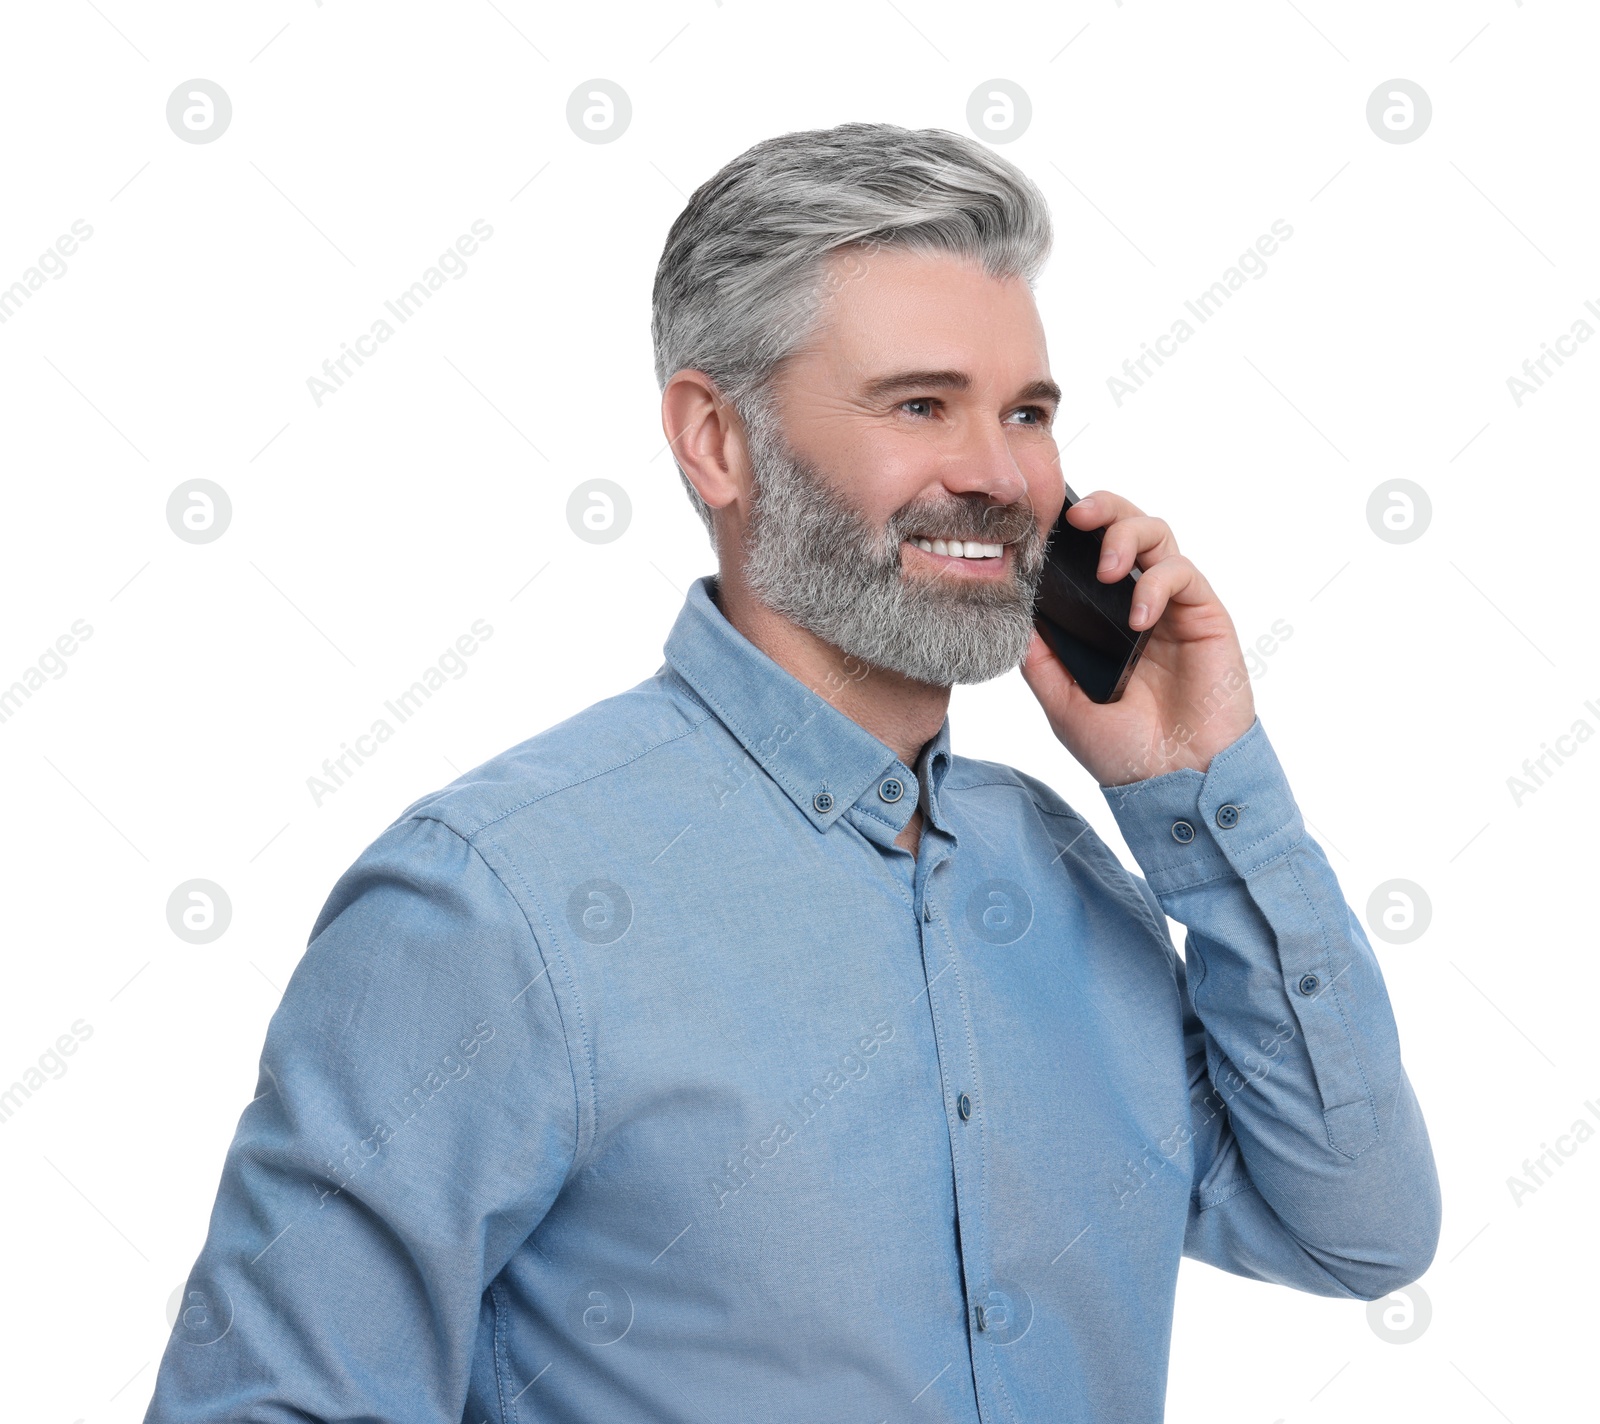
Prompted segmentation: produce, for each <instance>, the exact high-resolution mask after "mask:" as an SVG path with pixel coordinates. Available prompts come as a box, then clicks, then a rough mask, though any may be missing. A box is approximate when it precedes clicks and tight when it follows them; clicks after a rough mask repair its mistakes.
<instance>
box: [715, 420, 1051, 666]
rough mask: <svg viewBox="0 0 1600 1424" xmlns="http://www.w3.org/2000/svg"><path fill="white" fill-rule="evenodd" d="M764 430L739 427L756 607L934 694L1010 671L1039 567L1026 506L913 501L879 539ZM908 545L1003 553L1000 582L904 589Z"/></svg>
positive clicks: (945, 581) (761, 423)
mask: <svg viewBox="0 0 1600 1424" xmlns="http://www.w3.org/2000/svg"><path fill="white" fill-rule="evenodd" d="M774 424H775V423H774V422H769V421H766V420H757V421H755V422H753V423H751V424H750V425H749V426H748V427H747V430H748V435H749V442H748V443H749V450H750V460H751V466H752V472H753V475H754V485H755V488H754V493H753V498H752V502H751V511H750V522H749V526H748V528H747V531H746V535H745V547H744V552H745V578H746V581H747V582H748V583H749V586H750V588H751V590H752V592H754V593H755V595H756V596H757V597H758V598H759V599H761V601H762V602H763V603H765V604H766V605H767V606H768V607H769V608H771V609H772V610H773V611H774V612H776V613H780V614H782V615H783V616H784V617H786V618H788V619H790V620H791V621H792V622H794V623H797V624H799V626H800V627H802V628H806V629H808V630H809V631H810V632H812V633H815V634H816V635H817V636H818V637H819V638H822V639H823V640H824V641H826V642H828V643H831V644H832V645H833V646H834V647H836V648H838V649H840V650H841V651H842V652H844V653H847V654H850V655H852V656H854V657H856V658H859V659H860V660H861V661H862V662H864V663H867V664H868V665H869V666H872V667H876V668H882V669H886V670H888V671H890V672H896V673H900V674H901V675H902V676H904V677H908V678H912V679H914V680H915V681H917V682H924V683H929V684H932V685H933V686H936V687H949V686H951V685H953V684H955V683H958V682H960V683H973V682H987V681H989V679H991V678H994V677H998V676H999V675H1000V674H1001V673H1003V672H1006V671H1008V670H1009V669H1011V668H1014V667H1016V666H1018V665H1019V664H1020V663H1021V661H1022V659H1023V657H1024V655H1025V654H1026V653H1027V651H1028V641H1029V638H1030V636H1031V635H1032V632H1033V603H1034V596H1035V594H1036V592H1037V590H1038V587H1039V578H1040V573H1041V571H1042V569H1043V567H1044V543H1045V541H1044V538H1043V537H1042V536H1041V535H1040V533H1039V526H1038V522H1037V520H1036V519H1035V518H1034V513H1033V509H1032V506H1031V505H1028V504H1025V503H1024V504H1003V505H1001V504H993V503H991V502H990V500H989V498H988V496H986V495H982V494H978V493H972V494H958V495H952V496H951V497H950V498H949V499H940V500H916V501H913V502H912V503H909V504H906V505H903V506H902V507H901V508H900V509H898V510H896V511H895V513H894V514H893V515H891V516H890V517H889V519H888V521H887V522H886V524H885V525H884V527H883V528H881V529H880V528H877V527H875V526H874V525H873V524H872V523H870V522H869V521H868V520H867V519H866V518H865V517H864V516H863V515H862V514H860V513H859V512H858V511H857V510H856V509H854V508H853V507H852V506H851V505H850V504H848V503H847V502H846V501H845V500H844V498H843V497H842V496H840V495H838V494H836V493H835V492H834V491H833V489H832V488H831V487H830V486H829V485H828V483H827V482H826V480H825V479H824V478H823V476H822V474H821V472H820V471H819V470H817V468H816V467H815V466H813V465H810V464H808V463H806V462H805V461H803V460H801V459H799V458H798V457H797V456H796V455H795V454H794V452H793V451H792V450H790V449H789V447H788V445H787V444H786V442H785V441H784V440H783V437H782V435H781V434H779V433H778V432H777V431H776V430H775V428H773V427H774ZM918 534H925V535H928V536H930V537H933V536H938V537H942V538H946V539H950V538H956V539H977V540H980V541H983V542H985V543H991V544H1009V545H1010V546H1011V550H1010V552H1011V566H1010V569H1009V572H1008V576H1007V577H1006V578H1003V579H996V580H992V581H991V580H985V581H981V582H980V581H977V580H969V579H966V578H962V577H960V576H959V575H958V576H955V577H941V576H940V575H938V574H934V575H932V576H926V575H914V576H911V577H907V575H906V574H905V572H904V570H903V569H902V567H901V554H900V547H901V541H902V540H905V539H907V538H909V537H911V536H912V535H918Z"/></svg>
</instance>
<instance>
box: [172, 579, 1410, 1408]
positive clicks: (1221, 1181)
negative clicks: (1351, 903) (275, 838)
mask: <svg viewBox="0 0 1600 1424" xmlns="http://www.w3.org/2000/svg"><path fill="white" fill-rule="evenodd" d="M714 593H715V584H714V581H713V580H711V579H709V578H704V579H701V580H699V581H698V582H697V583H696V584H695V585H694V586H693V588H692V590H691V592H690V594H689V596H688V599H687V601H686V602H685V604H684V607H683V609H682V612H681V613H680V614H679V616H678V619H677V622H676V623H675V625H674V626H673V629H672V632H671V635H670V637H669V638H668V640H667V643H666V648H665V651H666V663H665V664H664V666H663V667H662V668H661V669H660V670H659V671H658V672H657V673H656V674H655V676H653V677H651V678H650V679H648V680H647V681H645V682H642V683H640V684H639V685H638V686H637V687H634V688H632V689H631V690H629V691H627V692H624V693H622V694H620V695H618V696H616V697H612V698H609V699H607V700H605V701H603V702H600V703H598V704H596V705H595V706H593V707H590V708H589V709H587V710H586V711H584V712H581V713H579V714H578V715H577V716H575V717H572V718H570V719H569V720H567V721H565V722H562V723H560V724H559V725H557V726H554V727H551V728H549V729H548V730H546V731H544V732H541V733H540V734H539V735H537V736H535V737H533V738H531V739H529V740H528V741H526V742H523V743H522V744H521V745H520V746H516V747H513V748H512V749H510V750H509V751H507V752H505V753H503V754H502V755H500V756H498V757H496V758H494V759H493V760H492V761H489V762H487V763H485V764H484V765H483V766H480V767H478V768H476V769H475V770H473V771H471V772H468V773H467V774H466V775H465V776H463V777H461V778H460V779H459V780H457V781H455V782H453V783H451V784H450V785H449V786H447V787H445V788H444V789H443V790H441V791H437V792H434V793H433V794H431V795H429V796H426V797H424V798H423V799H421V800H420V801H418V802H416V803H415V804H414V805H412V806H411V807H410V808H408V809H407V810H406V811H405V812H404V814H402V815H401V816H400V817H399V819H398V820H396V821H395V822H394V823H393V824H392V825H391V826H390V827H389V828H388V829H387V830H385V831H384V832H383V833H382V835H380V836H379V837H378V838H377V839H376V840H375V841H374V842H373V843H372V845H371V846H370V847H369V848H368V849H367V850H365V851H364V852H363V853H362V854H361V856H360V857H359V858H358V859H357V860H356V862H355V864H354V865H352V866H351V867H350V869H349V870H348V871H347V872H346V873H345V875H344V876H343V877H342V878H341V879H340V880H339V882H338V883H337V885H335V887H334V889H333V891H332V894H331V896H330V898H329V900H328V902H327V905H326V906H325V907H324V909H323V911H322V913H321V915H320V916H319V918H318V920H317V922H316V925H315V927H314V929H313V931H312V937H311V941H310V944H309V946H308V948H307V950H306V953H305V955H304V957H303V958H302V960H301V961H300V963H299V965H298V966H297V967H296V969H295V972H294V975H293V977H292V979H291V980H290V982H289V986H288V989H287V991H286V992H285V994H284V997H283V1002H282V1004H281V1005H280V1006H279V1008H278V1010H277V1012H276V1013H275V1014H274V1015H273V1018H272V1021H271V1023H270V1025H269V1027H268V1030H267V1035H266V1043H265V1047H264V1050H263V1053H262V1057H261V1073H260V1079H259V1082H258V1084H257V1088H256V1093H257V1096H256V1097H255V1099H254V1100H253V1101H252V1102H251V1103H250V1104H249V1105H248V1106H246V1107H245V1108H244V1110H243V1113H242V1114H241V1116H240V1119H239V1125H238V1129H237V1132H236V1134H235V1136H234V1139H233V1142H232V1145H231V1146H230V1147H229V1149H228V1153H227V1157H226V1161H225V1163H224V1165H223V1170H222V1178H221V1184H220V1187H219V1189H218V1193H217V1200H216V1205H215V1208H214V1210H213V1213H212V1217H211V1222H210V1230H209V1234H208V1236H207V1238H206V1242H205V1245H204V1248H203V1249H202V1251H201V1253H200V1256H199V1259H198V1261H197V1262H196V1264H195V1268H194V1271H193V1272H192V1274H191V1276H190V1279H189V1282H188V1287H187V1294H186V1297H185V1304H184V1308H183V1310H182V1312H181V1313H180V1315H179V1318H178V1323H177V1325H176V1327H175V1328H174V1331H173V1335H172V1338H171V1340H170V1342H169V1344H168V1347H167V1350H166V1353H165V1355H164V1357H163V1359H162V1363H161V1367H160V1373H159V1376H158V1379H157V1382H156V1390H155V1396H154V1399H153V1401H152V1403H151V1406H150V1411H149V1413H148V1415H147V1416H146V1419H147V1421H149V1424H198V1421H202V1420H204V1421H219V1424H220V1421H229V1424H244V1421H261V1424H266V1421H271V1424H289V1421H305V1420H308V1419H314V1420H340V1421H358V1420H359V1421H376V1420H395V1421H401V1420H403V1421H407V1424H444V1421H450V1424H456V1422H457V1421H464V1424H483V1421H488V1424H515V1421H535V1420H538V1421H562V1422H563V1424H578V1421H600V1420H606V1421H624V1420H639V1421H650V1424H663V1421H683V1424H706V1421H713V1424H724V1421H726V1424H734V1421H778V1420H783V1421H795V1424H800V1422H801V1421H805V1424H816V1421H820V1420H827V1421H830V1424H836V1422H837V1421H861V1424H878V1421H885V1420H888V1421H894V1420H907V1421H911V1420H916V1421H939V1424H975V1421H980V1420H981V1421H984V1424H1019V1421H1023V1420H1028V1421H1071V1424H1145V1421H1151V1422H1152V1424H1153V1421H1159V1420H1160V1419H1161V1417H1162V1410H1163V1403H1164V1397H1165V1393H1166V1378H1167V1358H1168V1347H1169V1343H1170V1335H1171V1324H1172V1316H1173V1300H1174V1290H1175V1284H1176V1280H1177V1275H1178V1263H1179V1259H1180V1257H1182V1256H1185V1255H1187V1256H1191V1257H1194V1258H1195V1259H1197V1260H1200V1261H1205V1262H1209V1263H1210V1264H1211V1265H1213V1266H1218V1267H1221V1268H1222V1269H1223V1270H1227V1271H1233V1272H1236V1273H1238V1274H1240V1275H1244V1276H1251V1277H1254V1278H1256V1279H1258V1280H1264V1281H1274V1282H1278V1283H1280V1284H1282V1285H1285V1286H1290V1287H1293V1288H1295V1289H1297V1290H1303V1291H1310V1292H1313V1293H1315V1294H1318V1295H1326V1296H1342V1297H1345V1298H1347V1299H1356V1300H1371V1299H1374V1298H1377V1297H1379V1296H1382V1295H1385V1294H1387V1293H1389V1292H1390V1291H1393V1290H1395V1289H1397V1288H1399V1287H1401V1286H1403V1285H1406V1284H1407V1283H1409V1282H1411V1281H1412V1280H1414V1279H1416V1277H1417V1276H1419V1275H1420V1274H1422V1272H1423V1271H1424V1270H1425V1269H1426V1268H1427V1266H1428V1264H1429V1262H1430V1261H1431V1260H1432V1258H1433V1254H1434V1250H1435V1247H1436V1245H1437V1240H1438V1233H1439V1188H1438V1181H1437V1177H1436V1174H1435V1169H1434V1163H1433V1157H1432V1153H1431V1149H1430V1146H1429V1142H1428V1135H1427V1130H1426V1128H1425V1127H1424V1124H1423V1120H1422V1114H1421V1111H1420V1109H1419V1108H1418V1105H1417V1100H1416V1098H1415V1096H1414V1095H1413V1093H1412V1089H1411V1084H1410V1082H1409V1081H1408V1080H1407V1077H1406V1074H1405V1072H1404V1070H1403V1068H1402V1066H1401V1061H1400V1049H1399V1042H1398V1039H1397V1035H1396V1030H1395V1022H1394V1017H1393V1014H1392V1012H1391V1009H1390V1004H1389V999H1388V996H1387V994H1386V992H1385V989H1384V983H1383V977H1382V975H1381V973H1380V972H1379V967H1378V963H1377V960H1376V959H1375V958H1374V956H1373V952H1372V949H1371V947H1370V945H1369V944H1368V942H1367V939H1366V936H1365V934H1364V933H1363V931H1362V928H1361V925H1360V923H1359V922H1358V921H1357V919H1356V917H1355V916H1354V915H1353V914H1352V913H1351V911H1350V909H1349V908H1348V906H1347V905H1346V904H1345V901H1344V899H1343V898H1342V896H1341V893H1340V889H1339V885H1338V883H1337V881H1336V880H1335V878H1334V874H1333V871H1332V870H1331V869H1330V867H1329V865H1328V862H1327V860H1326V858H1325V857H1324V856H1323V853H1322V851H1321V849H1320V848H1319V847H1318V846H1317V844H1316V843H1315V841H1313V840H1312V839H1311V837H1310V836H1308V835H1307V834H1306V831H1305V826H1304V824H1303V823H1302V821H1301V817H1300V813H1299V811H1298V809H1297V808H1296V805H1295V802H1294V799H1293V798H1292V796H1291V795H1290V792H1289V787H1288V784H1287V782H1286V781H1285V779H1284V774H1283V771H1282V769H1281V768H1280V766H1279V764H1278V761H1277V758H1276V757H1275V755H1274V753H1273V749H1272V746H1271V743H1270V742H1269V741H1268V740H1267V735H1266V732H1265V731H1264V730H1263V728H1262V726H1261V723H1260V721H1259V720H1257V721H1256V722H1255V724H1254V725H1253V726H1252V727H1251V728H1250V730H1249V731H1247V732H1246V733H1245V734H1244V735H1243V736H1241V737H1240V738H1239V739H1238V740H1237V741H1235V742H1234V743H1233V744H1232V745H1231V746H1229V747H1228V748H1227V749H1226V750H1224V751H1223V752H1221V753H1220V754H1219V755H1217V756H1216V757H1215V758H1214V759H1213V760H1212V763H1211V766H1210V768H1209V770H1207V771H1206V772H1205V773H1204V774H1203V775H1202V774H1201V773H1199V772H1195V771H1187V770H1185V771H1175V772H1171V773H1168V774H1166V775H1162V776H1157V777H1154V778H1152V779H1149V780H1146V781H1142V782H1137V783H1134V784H1133V785H1130V786H1123V787H1114V788H1106V789H1105V791H1104V794H1105V795H1106V797H1107V799H1108V801H1109V803H1110V806H1111V810H1112V812H1113V814H1114V815H1115V818H1116V821H1117V824H1118V826H1119V827H1120V828H1121V831H1122V833H1123V835H1124V837H1125V838H1126V840H1127V843H1128V846H1129V848H1130V849H1131V850H1132V852H1133V854H1134V856H1135V857H1136V858H1137V860H1138V863H1139V867H1140V869H1141V870H1142V871H1143V877H1142V878H1141V877H1139V876H1136V875H1133V874H1130V873H1129V872H1128V871H1127V870H1125V869H1124V868H1123V866H1122V865H1121V864H1120V863H1119V862H1118V860H1117V859H1116V857H1115V856H1114V855H1113V854H1112V853H1111V852H1110V850H1108V848H1107V847H1106V846H1105V844H1104V843H1103V842H1102V841H1101V839H1100V838H1099V837H1098V836H1097V835H1096V834H1095V832H1094V831H1093V830H1092V829H1091V828H1090V826H1089V823H1088V822H1087V821H1085V820H1084V819H1083V818H1082V817H1081V816H1079V815H1078V814H1077V813H1076V812H1075V811H1074V810H1073V809H1072V808H1071V807H1070V806H1068V805H1067V803H1066V802H1065V801H1063V800H1062V799H1061V797H1060V796H1058V795H1057V794H1056V793H1055V792H1054V791H1052V790H1051V789H1050V787H1048V786H1046V785H1045V784H1044V783H1043V782H1041V781H1038V780H1036V779H1035V778H1033V777H1031V776H1027V775H1024V774H1023V773H1021V772H1019V771H1015V770H1013V769H1012V768H1011V767H1008V766H1003V765H1000V764H999V763H996V762H987V761H975V760H970V759H968V758H966V757H962V756H957V755H955V754H954V753H953V752H952V751H951V749H950V730H949V723H948V721H947V722H946V723H945V725H944V726H943V727H942V728H941V729H940V731H939V733H938V735H937V736H936V737H935V738H934V739H933V740H932V741H931V742H930V743H929V744H928V745H927V747H926V748H925V749H924V750H923V752H922V755H921V756H920V757H919V758H918V761H917V765H916V767H915V768H912V767H908V766H906V765H904V764H903V763H901V762H900V761H899V759H898V758H897V757H896V756H895V754H894V753H893V752H892V751H891V750H890V749H889V748H888V747H887V746H885V745H884V744H883V743H882V742H880V741H878V740H877V739H876V738H874V737H873V736H871V735H870V734H869V733H868V732H867V731H865V730H864V729H863V728H862V727H861V726H859V725H858V724H857V723H855V722H853V721H851V720H850V719H849V718H848V717H846V716H845V715H844V714H843V713H841V712H840V711H839V710H838V709H837V708H836V707H835V706H834V705H833V704H832V703H831V702H830V700H829V698H830V696H832V695H835V692H836V689H834V688H832V687H821V688H817V689H811V688H807V687H806V686H804V685H803V684H802V683H801V682H799V681H798V680H797V679H795V678H794V677H793V676H792V675H791V674H789V673H788V672H786V671H784V670H783V669H782V668H780V667H779V666H778V665H777V664H776V663H774V662H773V661H772V660H771V659H769V658H768V657H767V656H766V655H765V654H764V653H762V652H761V651H759V650H758V649H757V648H756V647H755V646H754V645H753V644H751V643H750V642H749V641H747V640H746V639H745V638H744V637H743V636H742V635H741V634H740V633H739V632H737V631H736V630H735V629H734V628H733V627H732V625H731V624H729V623H728V622H727V621H726V620H725V619H724V618H723V616H722V614H721V613H720V612H719V611H718V609H717V606H716V604H715V602H714V601H713V595H714ZM919 806H920V807H921V809H922V813H923V817H924V822H925V825H924V830H923V833H922V841H921V845H920V849H919V852H918V854H917V855H916V856H915V857H913V856H912V855H910V854H909V853H908V852H907V851H905V850H903V849H900V848H898V847H897V846H896V845H895V843H894V842H895V837H896V835H898V834H899V833H900V831H901V830H902V829H903V828H904V827H905V825H906V823H907V821H908V820H909V819H910V817H911V815H912V812H913V809H914V808H915V807H919ZM1165 915H1170V916H1172V918H1173V919H1174V920H1177V921H1179V922H1181V923H1182V924H1184V925H1185V926H1186V927H1187V930H1188V935H1187V942H1186V953H1185V956H1184V957H1182V958H1180V957H1179V955H1178V954H1177V952H1176V950H1175V949H1174V947H1173V944H1172V942H1171V939H1170V937H1169V935H1168V931H1167V924H1166V919H1165ZM1260 1306H1261V1308H1262V1309H1264V1310H1265V1309H1270V1297H1269V1296H1265V1295H1263V1296H1262V1297H1261V1300H1260ZM1247 1327H1248V1322H1245V1323H1244V1324H1243V1325H1242V1326H1241V1328H1247Z"/></svg>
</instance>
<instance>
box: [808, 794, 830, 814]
mask: <svg viewBox="0 0 1600 1424" xmlns="http://www.w3.org/2000/svg"><path fill="white" fill-rule="evenodd" d="M811 804H812V805H813V806H814V807H816V809H817V811H818V813H819V814H821V815H823V816H826V815H827V814H828V812H829V811H831V810H833V793H832V792H831V791H819V792H817V794H816V795H815V796H813V797H812V798H811Z"/></svg>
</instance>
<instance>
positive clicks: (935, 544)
mask: <svg viewBox="0 0 1600 1424" xmlns="http://www.w3.org/2000/svg"><path fill="white" fill-rule="evenodd" d="M911 542H912V543H913V544H915V545H916V546H917V548H919V549H922V550H925V551H926V552H927V553H930V554H945V555H947V556H948V557H950V558H952V559H998V558H999V557H1000V556H1001V555H1002V554H1003V553H1005V545H1004V544H980V543H979V542H978V541H977V540H976V539H932V540H929V539H924V538H923V537H922V536H921V535H918V536H917V537H915V538H914V539H912V540H911Z"/></svg>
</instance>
